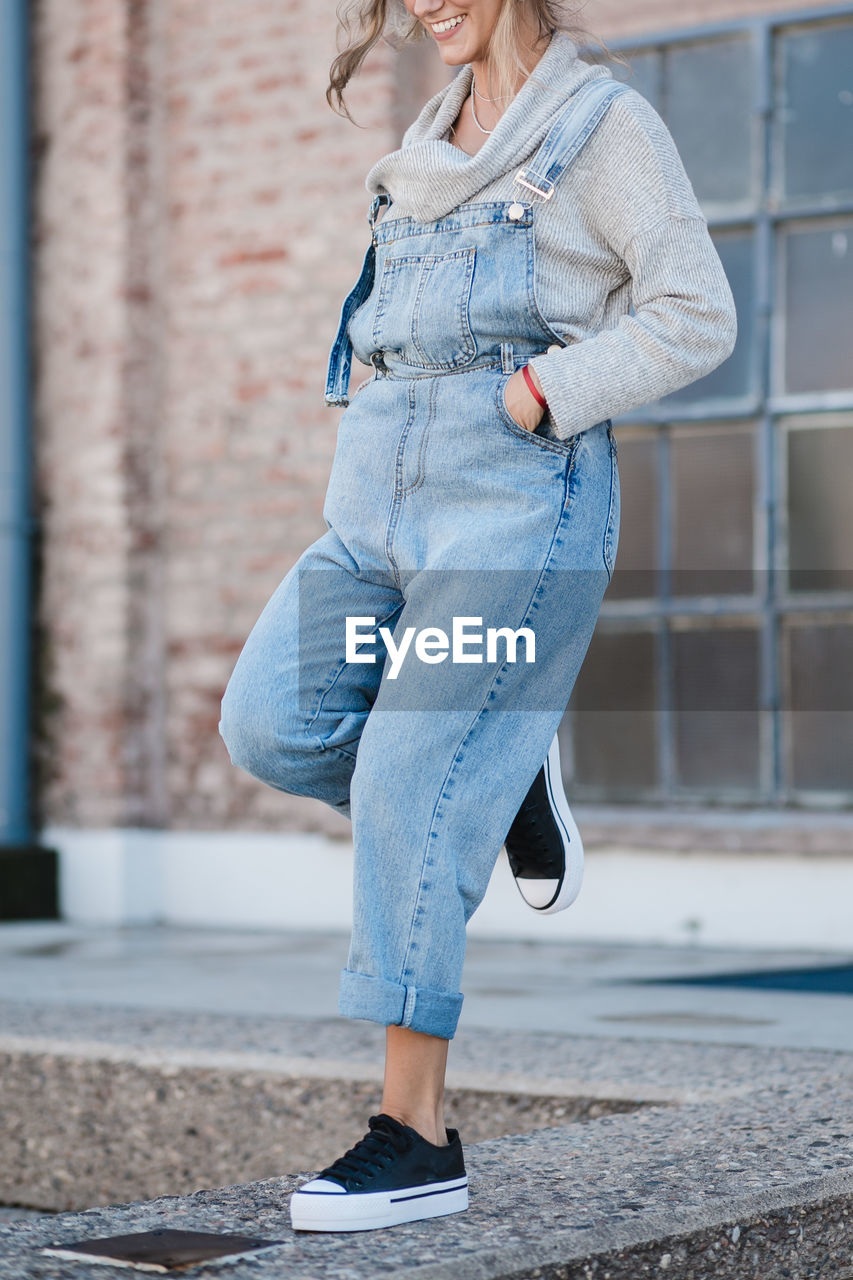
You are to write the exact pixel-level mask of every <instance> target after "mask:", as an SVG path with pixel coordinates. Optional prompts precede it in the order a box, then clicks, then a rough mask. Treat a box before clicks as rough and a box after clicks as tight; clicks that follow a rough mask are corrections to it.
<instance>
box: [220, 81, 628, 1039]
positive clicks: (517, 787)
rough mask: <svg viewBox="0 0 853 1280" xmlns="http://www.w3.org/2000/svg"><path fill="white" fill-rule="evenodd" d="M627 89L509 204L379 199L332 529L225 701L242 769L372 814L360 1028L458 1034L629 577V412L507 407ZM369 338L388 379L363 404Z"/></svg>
mask: <svg viewBox="0 0 853 1280" xmlns="http://www.w3.org/2000/svg"><path fill="white" fill-rule="evenodd" d="M622 89H623V86H621V85H620V84H618V83H615V82H612V81H609V80H608V81H600V80H599V81H592V82H589V83H588V84H587V85H586V86H584V88H583V89H582V90H579V91H578V92H577V93H576V94H575V95H573V97H572V98H571V100H570V101H569V102H568V103H566V104H565V105H564V106H563V108H562V109H561V110H560V111H559V112H558V113H557V115H556V116H555V120H554V124H553V125H552V127H551V129H550V130H549V133H548V135H547V136H546V138H545V140H544V142H543V143H542V145H541V146H540V148H539V149H538V151H537V152H536V154H535V155H534V157H533V159H532V161H531V163H530V164H529V165H528V166H527V167H525V168H524V169H523V170H520V171H519V174H518V175H517V176H516V175H508V176H507V179H506V184H507V192H506V196H507V198H506V199H503V200H494V199H493V200H490V201H487V202H480V201H477V200H472V201H468V202H466V203H464V204H462V205H460V206H459V207H458V208H457V209H456V210H454V211H452V212H451V213H449V214H448V215H446V216H445V217H442V218H440V219H438V220H437V221H435V222H431V223H422V222H418V221H415V220H414V219H412V218H410V217H399V218H397V217H390V218H389V217H387V216H386V217H384V218H383V219H382V220H381V221H379V222H378V223H377V221H376V216H377V213H378V209H379V207H380V206H381V205H382V204H388V203H389V199H388V197H387V196H377V197H376V198H375V199H374V201H373V202H372V205H371V208H370V214H369V221H370V224H371V228H372V242H371V245H370V247H369V248H368V251H367V253H366V255H365V259H364V264H363V268H362V272H361V276H360V278H359V280H358V282H357V284H356V285H355V287H354V288H353V290H352V291H351V292H350V294H349V295H348V297H347V298H346V300H345V302H344V305H343V309H342V313H341V319H340V325H339V328H338V332H337V336H336V338H335V341H334V344H333V346H332V350H331V353H330V359H329V366H328V377H327V385H326V399H327V402H328V403H330V404H346V405H347V406H348V407H347V408H346V410H345V412H344V413H343V415H342V416H341V419H340V423H339V427H338V437H337V446H336V450H335V456H334V460H333V463H332V469H331V475H330V479H329V485H328V490H327V494H326V500H325V504H324V508H323V515H324V518H325V521H326V524H327V525H328V529H327V532H326V533H324V534H323V535H322V536H321V537H320V538H318V539H317V541H316V542H314V543H313V544H312V545H311V546H309V547H308V548H307V550H306V551H305V552H303V554H302V555H301V556H300V558H299V560H298V561H297V562H296V564H295V565H294V566H293V567H292V569H291V570H290V571H289V573H288V574H287V575H286V577H285V578H284V580H283V581H282V582H281V584H280V585H279V587H278V589H277V590H276V591H275V593H274V594H273V596H272V597H271V599H270V600H269V602H268V603H267V605H266V607H265V608H264V610H263V612H262V614H261V616H260V617H259V619H258V621H257V623H256V624H255V626H254V628H253V630H252V632H251V634H250V636H249V638H248V640H247V641H246V644H245V646H244V649H243V651H242V653H241V655H240V658H239V659H238V662H237V664H236V666H235V669H234V672H233V674H232V676H231V679H230V681H229V683H228V687H227V689H226V691H225V696H224V698H223V701H222V719H221V721H220V726H219V728H220V733H221V734H222V736H223V738H224V740H225V743H226V745H227V747H228V751H229V754H230V756H231V760H232V761H233V763H234V764H235V765H238V766H239V767H241V768H243V769H245V770H246V771H247V772H249V773H251V774H252V775H253V776H255V777H256V778H259V779H261V780H263V781H264V782H266V783H268V784H269V785H270V786H272V787H276V788H278V789H279V790H281V791H286V792H290V793H294V794H300V795H306V796H312V797H315V798H316V799H319V800H323V801H324V802H325V803H326V804H328V805H330V806H332V807H333V808H334V809H336V810H338V812H340V813H341V814H343V815H345V816H347V817H349V818H351V820H352V829H353V846H354V854H355V865H354V913H353V936H352V944H351V948H350V954H349V959H348V962H347V967H346V969H345V970H344V972H343V974H342V975H341V987H340V1004H339V1008H340V1012H341V1013H342V1014H343V1015H345V1016H347V1017H354V1018H367V1019H370V1020H372V1021H376V1022H380V1023H383V1024H386V1025H388V1024H397V1025H403V1026H408V1027H411V1028H412V1029H414V1030H416V1031H422V1032H427V1033H429V1034H432V1035H436V1036H442V1037H445V1038H451V1037H452V1036H453V1034H454V1032H455V1029H456V1025H457V1021H458V1018H459V1012H460V1009H461V1005H462V995H461V994H460V990H459V986H460V981H461V975H462V964H463V958H464V952H465V925H466V923H467V921H468V919H469V918H470V916H471V915H472V913H473V912H474V911H475V909H476V908H477V906H478V905H479V903H480V901H481V900H482V898H483V895H484V893H485V891H486V888H487V886H488V883H489V879H490V876H491V873H492V870H493V868H494V865H495V862H496V860H497V857H498V854H499V852H500V849H501V846H502V844H503V840H504V837H505V836H506V833H507V831H508V830H509V827H510V824H511V823H512V820H513V818H514V817H515V814H516V812H517V810H518V808H519V806H520V804H521V802H522V800H523V799H524V797H525V795H526V794H527V791H528V788H529V787H530V784H531V783H532V781H533V779H534V777H535V776H536V773H537V772H538V770H539V768H540V766H541V764H542V762H543V760H544V759H545V756H546V755H547V752H548V748H549V745H550V743H551V740H552V738H553V736H554V733H555V732H556V730H557V727H558V725H559V723H560V721H561V719H562V716H563V713H564V711H565V708H566V704H567V703H568V700H569V697H570V694H571V691H572V687H573V685H574V682H575V679H576V676H577V673H578V671H579V669H580V665H581V662H582V661H583V658H584V655H585V653H586V650H587V647H588V645H589V642H590V639H591V637H592V633H593V629H594V627H595V623H596V619H597V616H598V612H599V608H600V605H601V600H602V597H603V594H604V591H605V589H606V587H607V584H608V582H609V580H610V576H611V573H612V570H613V563H614V556H615V550H616V545H617V540H618V530H619V476H618V469H617V463H616V444H615V440H614V437H613V431H612V424H611V422H610V420H607V421H605V422H601V423H598V424H596V425H595V426H593V427H591V428H589V429H587V430H585V431H583V432H580V433H578V434H575V435H572V436H570V437H569V438H567V439H565V440H562V439H560V438H559V437H558V436H557V435H556V432H555V431H554V427H553V422H552V420H551V418H550V415H549V414H547V413H546V415H545V417H544V418H543V420H542V422H541V423H540V425H539V427H538V428H537V430H536V431H535V432H533V433H531V432H528V431H527V430H526V429H525V428H524V427H522V426H520V425H519V424H518V423H517V422H515V420H514V419H513V418H512V417H511V416H510V414H509V412H508V411H507V408H506V405H505V402H504V397H503V392H504V387H505V385H506V383H507V381H508V380H509V378H510V376H511V375H512V373H513V372H514V371H515V370H516V369H518V368H519V367H520V366H521V365H523V364H524V363H525V362H526V361H527V360H528V358H530V357H531V356H533V355H535V354H539V353H541V352H542V351H543V350H546V349H547V348H548V347H549V346H552V345H555V344H556V345H562V339H561V336H560V334H559V333H558V332H557V331H556V330H555V329H554V328H552V327H551V325H549V323H548V321H547V320H546V319H545V318H544V317H543V316H542V315H541V313H540V311H539V309H538V307H537V303H536V293H535V256H534V227H535V217H536V202H537V201H538V200H540V199H552V198H553V199H559V178H560V175H561V173H562V172H563V171H564V170H565V168H566V167H567V166H568V165H569V164H570V163H571V162H572V160H573V159H574V158H575V156H576V155H577V154H578V152H579V151H580V149H581V147H582V146H583V144H584V143H585V142H586V140H587V139H588V138H589V137H590V136H591V134H592V131H593V130H594V128H595V126H596V125H597V123H598V122H599V120H600V119H601V118H602V116H603V114H604V112H605V111H606V110H607V107H608V106H609V104H610V102H611V101H612V100H613V98H614V97H615V95H616V94H617V93H619V92H621V91H622ZM448 145H450V144H448ZM519 179H520V180H519ZM351 348H352V350H354V351H355V353H356V355H357V356H358V358H359V359H360V360H362V361H363V362H364V363H365V364H369V365H372V366H373V373H372V375H371V377H370V378H369V379H368V380H367V381H366V382H364V383H362V384H361V386H360V387H359V388H358V389H357V390H356V393H355V395H354V396H353V399H352V401H351V402H349V401H348V399H347V388H348V383H349V375H350V366H351ZM348 619H349V622H348V621H347V620H348ZM348 628H349V629H350V631H351V635H350V639H351V641H352V646H351V648H350V649H349V651H348V650H347V645H346V636H347V632H348ZM383 631H384V633H385V634H384V635H383ZM489 631H493V632H494V633H495V638H494V641H493V643H492V645H491V647H490V643H489V637H488V632H489ZM356 633H358V634H360V635H361V637H362V640H361V641H359V642H358V643H356V642H355V640H354V637H355V635H356ZM407 635H408V636H409V647H408V649H405V642H406V636H407ZM478 635H479V636H480V637H481V639H480V641H479V642H478V640H477V636H478ZM512 635H515V640H514V641H513V640H512ZM442 636H443V637H444V641H443V642H442ZM365 637H366V638H365ZM531 637H532V644H531ZM457 640H460V643H459V644H458V646H457V644H456V641H457ZM394 650H396V656H394ZM531 650H532V651H533V653H534V658H533V660H532V661H531V660H530V654H531ZM401 652H402V653H403V654H404V656H403V657H402V658H401V657H400V654H401ZM371 659H373V660H372V661H371ZM392 659H393V660H392Z"/></svg>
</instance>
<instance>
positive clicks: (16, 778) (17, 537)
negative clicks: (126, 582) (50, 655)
mask: <svg viewBox="0 0 853 1280" xmlns="http://www.w3.org/2000/svg"><path fill="white" fill-rule="evenodd" d="M28 99H29V38H28V21H27V2H26V0H0V845H26V844H29V843H30V842H31V830H30V797H29V769H28V753H29V688H30V654H29V647H30V646H29V634H30V536H31V530H32V516H31V497H30V486H31V472H30V430H29V425H30V424H29V419H30V341H29V250H28V222H29V217H28V203H29V202H28V191H29V178H28V172H29V164H28V157H29V110H28Z"/></svg>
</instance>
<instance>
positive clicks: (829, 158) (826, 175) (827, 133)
mask: <svg viewBox="0 0 853 1280" xmlns="http://www.w3.org/2000/svg"><path fill="white" fill-rule="evenodd" d="M779 54H780V60H779V77H780V84H779V123H780V127H781V130H782V156H783V169H784V176H783V190H784V192H785V194H786V195H788V196H821V195H824V194H828V193H834V194H836V195H842V194H845V193H850V192H853V23H849V22H847V23H844V24H838V25H835V24H833V25H832V26H821V27H814V26H810V27H808V28H807V29H806V30H801V31H792V32H789V33H787V34H786V35H783V36H782V37H781V38H780V49H779Z"/></svg>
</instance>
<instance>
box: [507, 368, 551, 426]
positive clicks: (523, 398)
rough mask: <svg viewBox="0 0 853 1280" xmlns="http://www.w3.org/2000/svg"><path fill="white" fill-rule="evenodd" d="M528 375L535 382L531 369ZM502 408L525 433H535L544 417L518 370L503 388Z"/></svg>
mask: <svg viewBox="0 0 853 1280" xmlns="http://www.w3.org/2000/svg"><path fill="white" fill-rule="evenodd" d="M530 374H531V377H532V378H533V380H534V382H537V378H536V374H535V373H534V372H533V370H532V369H531V370H530ZM537 385H538V382H537ZM504 408H505V409H506V411H507V413H508V414H509V416H510V417H511V418H512V419H513V420H514V421H515V422H516V423H517V424H518V426H520V427H524V429H525V431H535V430H536V428H537V427H538V426H539V423H540V422H541V421H542V419H543V418H544V416H545V410H544V409H543V408H542V406H541V404H540V403H539V401H538V400H537V399H536V397H535V396H534V395H533V392H532V391H531V390H530V388H529V387H528V385H527V382H526V381H525V378H524V374H523V373H522V372H521V370H520V369H516V371H515V373H514V374H513V375H512V377H511V378H510V379H509V381H508V382H507V383H506V385H505V386H504Z"/></svg>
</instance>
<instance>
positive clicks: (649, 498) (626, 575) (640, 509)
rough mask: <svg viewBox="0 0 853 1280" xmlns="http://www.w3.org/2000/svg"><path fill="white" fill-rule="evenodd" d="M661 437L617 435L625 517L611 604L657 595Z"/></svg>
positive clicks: (610, 597) (622, 522)
mask: <svg viewBox="0 0 853 1280" xmlns="http://www.w3.org/2000/svg"><path fill="white" fill-rule="evenodd" d="M657 443H658V442H657V437H648V436H646V437H645V438H642V437H636V436H632V435H629V434H627V432H626V434H625V436H624V438H623V436H622V435H621V434H617V448H618V450H619V487H620V491H621V508H622V509H621V515H620V521H619V546H618V548H617V552H616V569H615V572H614V574H613V581H612V582H611V583H610V586H609V587H608V588H607V598H608V600H614V599H626V598H639V599H649V598H653V597H654V596H655V595H656V594H657V569H658V535H659V528H660V524H659V508H660V490H659V475H658V466H657Z"/></svg>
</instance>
